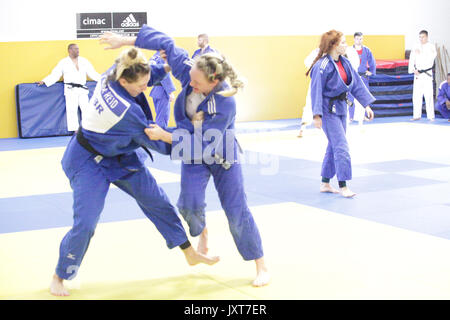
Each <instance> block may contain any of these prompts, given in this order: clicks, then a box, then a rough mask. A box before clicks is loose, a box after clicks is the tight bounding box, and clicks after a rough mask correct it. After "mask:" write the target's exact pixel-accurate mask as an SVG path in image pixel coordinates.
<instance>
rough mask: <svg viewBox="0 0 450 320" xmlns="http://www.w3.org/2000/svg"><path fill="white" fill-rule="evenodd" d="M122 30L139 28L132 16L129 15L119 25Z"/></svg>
mask: <svg viewBox="0 0 450 320" xmlns="http://www.w3.org/2000/svg"><path fill="white" fill-rule="evenodd" d="M120 26H121V27H123V28H127V27H128V28H129V27H139V22H137V21H136V19H135V18H134V16H133V14H132V13H130V15H129V16H128V17H126V18H125V20H123V22H122V24H121V25H120Z"/></svg>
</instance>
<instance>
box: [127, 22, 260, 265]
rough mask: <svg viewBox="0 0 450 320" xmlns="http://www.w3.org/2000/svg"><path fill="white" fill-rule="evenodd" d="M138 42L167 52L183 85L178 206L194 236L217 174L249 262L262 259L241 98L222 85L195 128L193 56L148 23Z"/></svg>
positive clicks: (177, 141) (178, 106)
mask: <svg viewBox="0 0 450 320" xmlns="http://www.w3.org/2000/svg"><path fill="white" fill-rule="evenodd" d="M135 45H136V46H137V47H141V48H146V49H150V50H161V49H162V50H165V51H166V53H167V58H168V63H169V65H170V66H171V67H172V73H173V75H174V76H175V78H177V79H178V80H179V81H180V82H181V85H182V88H183V89H182V91H181V93H180V94H179V95H178V97H177V99H176V101H175V106H174V115H175V121H176V123H177V128H176V129H175V130H174V131H173V133H172V139H173V143H172V158H181V159H182V160H183V162H182V167H181V192H180V196H179V199H178V202H177V206H178V209H179V212H180V213H181V215H182V216H183V218H184V219H185V220H186V222H187V223H188V225H189V229H190V234H191V235H192V236H198V235H199V234H200V233H201V232H202V231H203V229H204V228H205V207H206V204H205V189H206V186H207V184H208V181H209V178H210V177H211V176H212V177H213V179H214V184H215V187H216V190H217V192H218V194H219V198H220V201H221V204H222V208H223V209H224V211H225V214H226V216H227V219H228V223H229V228H230V231H231V233H232V235H233V239H234V241H235V244H236V246H237V248H238V250H239V252H240V254H241V255H242V257H243V258H244V259H245V260H255V259H258V258H261V257H262V256H263V249H262V243H261V237H260V234H259V231H258V228H257V226H256V224H255V221H254V220H253V217H252V214H251V212H250V210H249V208H248V206H247V200H246V195H245V192H244V187H243V176H242V168H241V165H240V164H239V163H238V160H239V146H238V143H237V140H236V138H235V132H234V121H235V116H236V101H235V99H234V97H224V96H222V95H220V94H218V92H220V91H221V90H224V89H226V88H227V85H226V83H224V82H223V83H219V84H218V85H217V87H216V88H215V89H214V90H213V91H212V92H211V93H210V94H209V95H208V96H207V97H206V98H205V99H204V100H203V101H202V102H201V103H200V105H199V106H198V108H197V112H198V111H203V112H204V120H203V122H202V126H201V128H200V129H194V126H193V124H192V123H191V119H189V117H188V116H187V114H186V99H187V97H188V95H189V94H190V93H191V92H192V87H191V86H190V85H189V83H190V75H189V71H190V70H191V67H192V65H193V63H194V62H193V60H192V59H189V56H188V54H187V52H186V51H185V50H183V49H181V48H178V47H176V46H175V44H174V41H173V39H171V38H170V37H168V36H167V35H165V34H163V33H161V32H159V31H156V30H154V29H153V28H151V27H149V26H147V25H144V26H143V27H142V29H141V30H140V31H139V34H138V36H137V39H136V42H135Z"/></svg>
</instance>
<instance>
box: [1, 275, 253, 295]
mask: <svg viewBox="0 0 450 320" xmlns="http://www.w3.org/2000/svg"><path fill="white" fill-rule="evenodd" d="M250 283H251V282H250V280H249V279H233V280H229V281H223V280H221V281H217V280H215V279H214V278H211V277H209V276H206V275H197V274H187V275H183V276H176V277H168V278H158V279H147V280H142V281H131V282H116V283H110V282H98V283H86V284H83V283H80V284H79V285H74V286H73V287H72V288H71V284H70V282H66V286H67V288H68V290H69V292H70V296H69V297H55V296H52V295H51V294H50V292H49V290H48V288H46V289H43V290H39V291H36V292H31V293H26V294H23V295H15V296H11V297H6V299H13V300H24V299H25V300H48V299H51V300H207V299H218V300H220V299H254V297H251V296H249V295H247V294H245V293H243V292H242V291H241V290H239V287H243V286H249V285H250Z"/></svg>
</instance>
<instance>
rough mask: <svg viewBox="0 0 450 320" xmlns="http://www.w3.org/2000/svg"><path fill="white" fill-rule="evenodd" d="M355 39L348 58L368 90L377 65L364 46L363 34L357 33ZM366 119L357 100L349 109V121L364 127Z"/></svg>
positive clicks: (349, 49) (348, 49)
mask: <svg viewBox="0 0 450 320" xmlns="http://www.w3.org/2000/svg"><path fill="white" fill-rule="evenodd" d="M353 39H354V44H353V46H351V47H348V48H347V56H348V59H349V60H350V62H351V64H352V66H353V67H354V68H355V69H356V71H358V74H359V75H360V77H361V79H362V81H363V82H364V84H365V86H366V87H367V89H369V77H370V76H372V75H375V74H376V71H377V64H376V61H375V58H374V57H373V54H372V51H371V50H370V49H369V48H368V47H366V46H364V45H363V41H364V36H363V34H362V32H355V34H354V35H353ZM350 101H353V97H350ZM364 118H365V112H364V108H363V106H362V105H361V104H360V103H359V102H358V100H355V103H354V104H353V107H351V108H349V120H350V121H353V120H355V121H358V123H359V125H362V124H363V122H364Z"/></svg>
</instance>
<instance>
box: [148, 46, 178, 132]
mask: <svg viewBox="0 0 450 320" xmlns="http://www.w3.org/2000/svg"><path fill="white" fill-rule="evenodd" d="M150 64H152V65H153V64H155V65H164V64H165V61H164V59H162V58H161V55H160V54H159V52H158V51H157V52H156V53H155V54H154V55H153V57H151V59H150ZM174 91H175V86H174V85H173V82H172V79H171V78H170V74H167V75H166V76H165V77H164V79H162V80H161V82H159V83H157V84H155V85H154V86H153V88H152V91H150V97H152V99H153V104H154V105H155V113H156V116H155V122H156V123H157V124H158V125H159V126H160V127H163V128H166V127H167V124H168V123H169V116H170V102H171V101H173V99H174V94H173V92H174Z"/></svg>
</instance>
